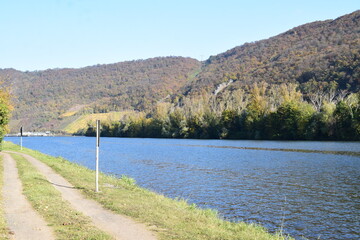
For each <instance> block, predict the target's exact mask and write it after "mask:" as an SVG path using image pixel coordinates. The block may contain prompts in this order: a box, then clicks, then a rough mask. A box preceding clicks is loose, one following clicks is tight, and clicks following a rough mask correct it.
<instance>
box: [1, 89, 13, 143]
mask: <svg viewBox="0 0 360 240" xmlns="http://www.w3.org/2000/svg"><path fill="white" fill-rule="evenodd" d="M0 85H2V83H0ZM11 110H12V106H11V105H10V94H9V90H8V89H6V88H0V143H1V142H2V139H3V137H4V135H5V133H6V132H7V124H8V123H9V118H10V112H11Z"/></svg>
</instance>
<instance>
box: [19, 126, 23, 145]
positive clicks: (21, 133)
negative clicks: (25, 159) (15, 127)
mask: <svg viewBox="0 0 360 240" xmlns="http://www.w3.org/2000/svg"><path fill="white" fill-rule="evenodd" d="M22 135H23V128H22V127H21V128H20V150H21V151H22Z"/></svg>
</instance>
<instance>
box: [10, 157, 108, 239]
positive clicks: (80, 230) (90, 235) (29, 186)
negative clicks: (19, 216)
mask: <svg viewBox="0 0 360 240" xmlns="http://www.w3.org/2000/svg"><path fill="white" fill-rule="evenodd" d="M11 155H12V157H13V158H14V159H15V160H16V162H17V167H18V170H19V177H20V179H21V181H22V184H23V192H24V194H25V196H26V197H27V199H28V200H29V201H30V203H31V204H32V206H33V207H34V209H35V210H36V211H37V212H39V213H40V215H42V216H43V217H44V219H45V220H46V221H47V222H48V224H49V226H51V227H52V228H53V229H54V232H55V236H56V238H57V239H101V240H102V239H103V240H105V239H112V238H111V237H110V236H109V235H107V234H106V233H104V232H102V231H101V230H99V229H97V228H96V227H95V226H94V225H92V223H91V220H90V218H88V217H86V216H84V215H83V214H82V213H80V212H78V211H76V210H74V209H73V208H72V207H71V206H70V204H69V203H68V202H66V201H64V200H62V197H61V194H60V192H59V191H57V190H56V189H55V188H54V187H53V186H52V185H51V184H50V183H49V182H48V181H47V180H46V178H45V177H43V175H41V174H40V173H39V172H38V171H37V170H36V169H35V167H33V166H32V165H31V164H30V163H29V162H28V161H27V160H26V159H25V158H24V157H22V156H20V155H17V154H11Z"/></svg>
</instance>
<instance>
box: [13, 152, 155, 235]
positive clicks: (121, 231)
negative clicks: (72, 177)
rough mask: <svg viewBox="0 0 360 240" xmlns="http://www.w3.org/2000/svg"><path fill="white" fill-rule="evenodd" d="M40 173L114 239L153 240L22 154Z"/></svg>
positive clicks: (136, 225) (141, 227) (141, 228)
mask: <svg viewBox="0 0 360 240" xmlns="http://www.w3.org/2000/svg"><path fill="white" fill-rule="evenodd" d="M17 154H21V155H22V156H24V157H25V158H26V159H27V160H28V161H29V162H30V163H32V164H33V165H34V166H35V167H36V168H37V169H38V171H39V172H41V173H42V174H43V175H44V176H45V177H46V178H47V179H48V181H49V182H51V183H52V184H53V185H54V187H55V188H56V189H57V190H59V191H60V192H61V194H62V197H63V198H64V199H65V200H67V201H69V202H70V203H71V205H72V206H73V207H74V208H75V209H76V210H78V211H80V212H82V213H84V214H85V215H87V216H89V217H90V218H91V219H92V221H93V223H94V225H95V226H97V227H98V228H99V229H101V230H103V231H105V232H107V233H109V234H110V235H112V236H113V237H115V238H116V239H123V240H153V239H154V240H155V239H156V237H155V235H154V234H153V233H152V232H150V231H149V230H147V229H146V226H145V225H143V224H140V223H137V222H135V221H134V220H132V219H130V218H127V217H124V216H121V215H118V214H115V213H113V212H111V211H109V210H106V209H104V208H103V207H102V206H101V205H100V204H99V203H97V202H95V201H93V200H89V199H86V198H85V197H84V196H83V195H82V194H81V193H80V192H79V191H78V190H76V189H75V188H74V187H73V186H72V185H71V184H70V183H69V182H68V181H67V180H66V179H64V178H63V177H62V176H60V175H59V174H57V173H55V172H54V171H53V170H52V169H51V168H50V167H49V166H47V165H46V164H44V163H42V162H40V161H39V160H37V159H35V158H33V157H31V156H29V155H27V154H22V153H17Z"/></svg>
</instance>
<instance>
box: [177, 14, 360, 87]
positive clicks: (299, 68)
mask: <svg viewBox="0 0 360 240" xmlns="http://www.w3.org/2000/svg"><path fill="white" fill-rule="evenodd" d="M359 61H360V11H356V12H353V13H351V14H348V15H345V16H342V17H339V18H337V19H335V20H327V21H318V22H313V23H309V24H305V25H302V26H299V27H296V28H293V29H291V30H289V31H287V32H285V33H282V34H280V35H277V36H275V37H272V38H269V39H266V40H261V41H257V42H253V43H246V44H244V45H242V46H239V47H235V48H233V49H230V50H228V51H226V52H224V53H221V54H219V55H216V56H211V57H210V58H209V59H208V60H207V61H206V62H205V63H204V68H203V70H202V72H201V73H200V74H199V75H198V76H197V79H196V81H194V82H191V83H189V84H188V85H187V86H185V87H184V89H183V92H185V93H189V92H197V91H199V90H202V91H203V90H204V89H207V90H209V91H213V90H214V89H215V88H216V87H217V86H218V85H219V84H221V83H224V82H228V81H230V80H233V81H234V83H233V84H231V86H232V88H239V87H240V86H243V85H248V84H252V83H254V82H261V81H266V82H268V83H282V82H299V83H304V82H307V81H309V80H316V81H327V82H330V81H336V82H338V84H339V87H340V88H342V89H345V88H351V90H352V91H356V90H359V86H360V68H359Z"/></svg>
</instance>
